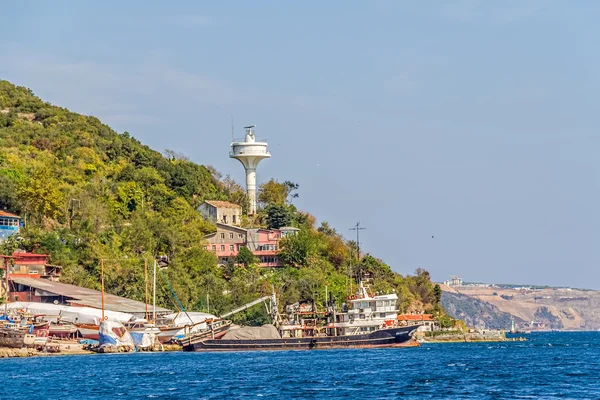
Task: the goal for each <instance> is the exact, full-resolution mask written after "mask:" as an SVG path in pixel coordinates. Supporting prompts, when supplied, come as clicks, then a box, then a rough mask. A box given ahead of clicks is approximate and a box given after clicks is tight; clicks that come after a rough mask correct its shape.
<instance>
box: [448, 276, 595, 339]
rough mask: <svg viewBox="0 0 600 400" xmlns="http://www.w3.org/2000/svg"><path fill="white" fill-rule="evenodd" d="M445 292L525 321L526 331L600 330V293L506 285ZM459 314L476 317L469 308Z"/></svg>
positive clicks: (459, 307)
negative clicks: (465, 297)
mask: <svg viewBox="0 0 600 400" xmlns="http://www.w3.org/2000/svg"><path fill="white" fill-rule="evenodd" d="M444 289H445V290H446V291H448V292H452V293H454V294H457V295H460V296H467V297H468V298H469V299H471V300H472V301H476V302H479V303H484V304H486V305H488V306H491V307H494V308H495V309H497V310H499V311H500V312H502V313H505V314H508V315H512V316H514V317H515V322H517V321H522V322H519V323H518V325H519V328H522V329H527V330H536V329H539V330H550V329H565V330H597V329H600V291H595V290H580V289H569V288H549V287H543V286H526V287H524V286H514V287H511V286H506V285H505V286H503V287H499V286H498V287H497V286H494V287H491V286H487V287H484V286H468V285H465V286H453V287H452V288H448V287H445V288H444ZM444 294H445V293H444ZM442 298H444V296H442ZM448 310H449V309H448ZM455 310H456V311H455V312H457V313H463V314H465V315H466V317H465V318H474V317H476V314H473V310H472V309H471V308H469V307H468V306H466V305H463V304H457V305H456V307H455ZM501 321H503V320H499V321H498V323H501Z"/></svg>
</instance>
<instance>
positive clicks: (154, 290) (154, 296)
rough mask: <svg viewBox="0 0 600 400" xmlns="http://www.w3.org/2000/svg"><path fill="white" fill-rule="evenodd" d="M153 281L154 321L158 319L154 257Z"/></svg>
mask: <svg viewBox="0 0 600 400" xmlns="http://www.w3.org/2000/svg"><path fill="white" fill-rule="evenodd" d="M153 280H154V281H153V283H152V286H153V288H152V321H153V322H155V321H156V259H154V273H153Z"/></svg>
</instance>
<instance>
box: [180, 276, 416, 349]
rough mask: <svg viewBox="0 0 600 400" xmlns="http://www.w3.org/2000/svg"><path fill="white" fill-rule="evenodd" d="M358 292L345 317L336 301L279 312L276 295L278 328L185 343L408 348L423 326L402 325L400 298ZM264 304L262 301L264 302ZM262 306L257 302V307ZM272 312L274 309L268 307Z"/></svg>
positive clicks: (349, 300) (235, 346)
mask: <svg viewBox="0 0 600 400" xmlns="http://www.w3.org/2000/svg"><path fill="white" fill-rule="evenodd" d="M358 286H359V287H358V292H357V293H356V294H355V295H352V296H348V297H347V298H346V303H344V304H343V305H342V309H341V311H340V312H337V311H336V307H335V302H334V301H330V302H329V304H328V306H327V309H326V310H325V311H322V312H319V311H317V310H316V308H314V306H306V305H301V304H299V303H297V304H296V305H292V306H288V307H287V308H286V311H287V312H288V313H287V315H285V316H284V317H282V316H281V315H280V314H279V313H278V312H277V301H276V297H275V294H273V295H272V296H270V303H271V306H270V313H271V315H272V318H273V325H264V326H262V327H242V328H239V329H230V330H228V331H227V333H225V335H223V337H222V338H220V339H211V338H207V339H205V340H196V341H188V342H184V343H182V345H183V350H184V351H248V350H317V349H341V348H378V347H404V346H410V345H414V346H417V345H418V343H416V342H415V341H413V340H412V337H413V335H414V333H415V332H416V331H417V329H418V328H419V327H420V325H412V326H402V327H400V326H397V313H398V310H397V308H396V304H397V301H398V296H397V295H396V294H395V293H392V294H385V295H375V294H373V293H372V292H371V291H370V290H369V288H368V286H366V285H363V282H362V281H359V285H358ZM261 300H262V299H261ZM253 303H256V302H253ZM267 309H269V307H267Z"/></svg>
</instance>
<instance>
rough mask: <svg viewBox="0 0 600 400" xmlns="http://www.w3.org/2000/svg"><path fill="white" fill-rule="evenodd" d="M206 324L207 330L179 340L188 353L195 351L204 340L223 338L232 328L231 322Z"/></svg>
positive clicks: (208, 322) (210, 322)
mask: <svg viewBox="0 0 600 400" xmlns="http://www.w3.org/2000/svg"><path fill="white" fill-rule="evenodd" d="M206 324H207V328H206V329H203V330H201V331H197V332H193V333H191V334H188V335H186V336H185V337H183V338H182V339H178V340H177V342H178V343H179V345H180V346H182V347H183V348H184V350H186V351H190V350H193V349H194V345H196V344H197V343H200V342H202V341H204V340H208V339H220V338H222V337H223V336H224V335H225V334H226V333H227V331H228V330H229V328H230V327H231V321H229V320H216V321H206Z"/></svg>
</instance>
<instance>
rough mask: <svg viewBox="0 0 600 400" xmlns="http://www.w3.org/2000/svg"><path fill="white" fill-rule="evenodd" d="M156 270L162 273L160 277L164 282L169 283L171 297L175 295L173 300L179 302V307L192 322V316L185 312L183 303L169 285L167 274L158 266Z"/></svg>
mask: <svg viewBox="0 0 600 400" xmlns="http://www.w3.org/2000/svg"><path fill="white" fill-rule="evenodd" d="M158 270H159V271H160V274H161V275H162V277H163V279H164V280H165V282H167V285H169V289H171V293H172V294H173V297H175V300H177V303H179V307H181V311H183V312H184V313H185V315H187V317H188V319H189V320H190V322H191V323H194V320H193V319H192V317H190V315H189V314H188V313H187V311H186V310H185V308H184V307H183V304H181V301H179V297H177V294H176V293H175V291H174V290H173V287H172V286H171V283H170V282H169V280H168V279H167V276H166V275H165V273H164V272H162V270H161V269H160V268H159V269H158Z"/></svg>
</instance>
